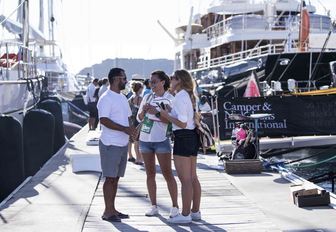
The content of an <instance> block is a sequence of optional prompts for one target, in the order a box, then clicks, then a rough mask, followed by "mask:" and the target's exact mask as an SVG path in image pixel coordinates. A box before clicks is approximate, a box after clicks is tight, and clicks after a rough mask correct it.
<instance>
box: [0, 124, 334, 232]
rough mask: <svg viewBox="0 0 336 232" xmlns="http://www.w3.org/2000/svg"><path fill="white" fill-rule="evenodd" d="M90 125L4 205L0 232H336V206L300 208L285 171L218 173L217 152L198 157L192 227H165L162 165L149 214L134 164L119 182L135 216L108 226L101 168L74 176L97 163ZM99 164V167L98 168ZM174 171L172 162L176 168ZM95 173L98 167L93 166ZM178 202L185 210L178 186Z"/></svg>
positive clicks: (121, 200) (119, 201)
mask: <svg viewBox="0 0 336 232" xmlns="http://www.w3.org/2000/svg"><path fill="white" fill-rule="evenodd" d="M87 136H88V128H87V127H84V128H83V129H82V130H81V131H80V132H79V133H77V134H76V135H75V136H74V137H73V138H71V140H70V141H68V142H67V144H66V146H64V148H63V149H62V150H61V151H60V152H59V153H58V154H56V155H55V156H53V157H52V158H51V160H49V161H48V162H47V163H46V164H45V165H44V166H43V167H42V168H41V170H40V171H39V172H38V173H37V174H36V175H35V176H33V177H32V178H31V179H30V180H29V181H28V182H27V183H26V184H25V185H24V186H23V187H22V188H21V189H20V190H18V191H17V192H16V193H15V194H14V195H13V196H12V198H11V199H9V200H8V201H7V202H6V203H5V204H3V205H2V206H1V208H0V231H1V232H12V231H15V232H21V231H22V232H25V231H27V232H28V231H29V232H31V231H36V232H39V231H67V232H80V231H83V232H94V231H160V232H165V231H183V232H185V231H255V232H257V231H258V232H259V231H336V220H335V218H336V210H335V209H333V208H332V207H329V206H325V207H310V208H298V207H297V206H296V205H294V204H293V201H292V199H291V196H290V190H289V186H290V185H291V183H289V182H288V181H287V180H285V179H283V178H281V176H280V174H278V173H273V172H263V173H262V174H254V175H247V174H246V175H228V174H226V173H225V172H224V171H223V170H222V169H220V168H219V169H217V168H216V167H218V166H217V165H218V158H217V157H216V155H215V154H207V155H199V157H198V170H197V172H198V176H199V179H200V182H201V186H202V202H201V212H202V220H201V221H198V222H192V223H190V224H186V225H173V224H169V223H167V220H166V219H167V217H168V214H169V208H170V206H171V202H170V198H169V194H168V190H167V187H166V183H165V181H164V179H163V176H162V175H161V174H160V170H159V167H158V169H157V170H158V173H157V176H156V180H157V202H158V206H159V209H160V215H159V216H158V217H146V216H145V215H144V213H145V211H146V210H147V209H148V207H149V206H150V201H149V198H148V195H147V189H146V175H145V170H144V167H143V166H139V165H135V164H133V163H130V162H128V166H127V170H126V175H125V177H124V178H121V179H120V182H119V190H118V193H117V198H116V206H117V209H118V210H120V211H121V212H123V213H127V214H129V215H130V219H123V220H122V222H118V223H110V222H106V221H103V220H101V215H102V212H103V209H104V201H103V194H102V184H103V181H104V179H103V178H102V176H101V173H100V172H99V171H97V170H96V171H78V172H75V173H74V172H73V169H72V163H71V162H73V157H76V156H77V158H80V157H84V158H85V156H87V157H86V158H88V159H89V160H90V161H89V162H95V161H96V160H95V159H97V157H99V155H98V147H97V146H94V145H92V144H91V145H88V144H87ZM96 164H97V163H93V165H96ZM173 167H174V165H173ZM93 169H97V166H94V167H93ZM174 175H175V177H176V180H177V183H178V187H179V205H180V206H181V205H182V204H181V197H180V183H179V181H178V178H177V176H176V172H175V170H174Z"/></svg>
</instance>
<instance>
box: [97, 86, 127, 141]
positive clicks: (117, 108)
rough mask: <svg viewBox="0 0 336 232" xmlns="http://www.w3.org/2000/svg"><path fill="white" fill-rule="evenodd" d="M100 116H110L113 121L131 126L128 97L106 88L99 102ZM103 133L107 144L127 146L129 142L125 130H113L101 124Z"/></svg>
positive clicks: (102, 138) (102, 139)
mask: <svg viewBox="0 0 336 232" xmlns="http://www.w3.org/2000/svg"><path fill="white" fill-rule="evenodd" d="M97 108H98V116H99V118H109V119H110V120H111V121H113V122H115V123H117V124H119V125H122V126H129V121H128V118H129V117H130V116H131V114H132V112H131V109H130V106H129V104H128V101H127V98H126V96H125V95H123V94H122V93H120V94H119V93H116V92H114V91H112V90H110V89H109V90H106V91H105V92H104V93H103V95H102V96H101V97H100V98H99V100H98V103H97ZM101 127H102V133H101V136H100V140H101V141H102V143H103V144H104V145H106V146H109V145H114V146H120V147H123V146H126V145H127V144H128V140H129V135H128V134H126V133H125V132H122V131H118V130H112V129H110V128H107V127H105V126H104V125H101Z"/></svg>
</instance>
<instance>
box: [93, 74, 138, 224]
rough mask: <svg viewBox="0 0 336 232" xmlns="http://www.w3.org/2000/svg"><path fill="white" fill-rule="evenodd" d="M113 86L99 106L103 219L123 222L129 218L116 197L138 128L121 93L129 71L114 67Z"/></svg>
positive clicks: (100, 100)
mask: <svg viewBox="0 0 336 232" xmlns="http://www.w3.org/2000/svg"><path fill="white" fill-rule="evenodd" d="M108 79H109V82H110V89H108V90H106V91H105V92H104V93H103V95H102V96H101V97H100V98H99V100H98V104H97V108H98V115H99V120H100V124H101V127H102V133H101V136H100V140H99V152H100V160H101V167H102V172H103V176H104V177H105V182H104V185H103V194H104V202H105V211H104V214H103V216H102V219H103V220H106V221H113V222H120V221H121V219H124V218H129V216H128V215H127V214H123V213H121V212H119V211H117V210H116V208H115V197H116V194H117V189H118V181H119V178H120V177H123V176H124V175H125V170H126V163H127V148H128V141H129V136H134V133H135V128H134V127H131V126H130V124H129V117H130V116H131V114H132V113H131V109H130V107H129V104H128V101H127V98H126V97H125V96H124V95H123V94H122V93H120V91H121V90H123V89H125V85H126V83H127V79H126V75H125V71H124V70H123V69H121V68H112V69H111V70H110V72H109V74H108Z"/></svg>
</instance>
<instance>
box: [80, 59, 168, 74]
mask: <svg viewBox="0 0 336 232" xmlns="http://www.w3.org/2000/svg"><path fill="white" fill-rule="evenodd" d="M92 67H93V69H94V76H95V77H97V78H102V77H106V76H107V74H108V72H109V70H110V69H111V68H112V67H119V68H123V69H125V71H126V75H127V77H128V78H129V79H130V78H131V77H132V74H140V75H142V76H144V77H147V78H148V77H149V76H150V73H151V72H153V71H154V70H157V69H160V70H163V71H165V72H166V73H167V74H168V75H170V74H171V73H172V72H173V69H174V61H173V60H167V59H153V60H145V59H126V58H120V59H106V60H104V61H103V62H102V63H100V64H95V65H93V66H92ZM92 67H86V68H84V69H82V70H81V71H80V72H79V73H78V74H81V75H86V74H87V73H90V74H92Z"/></svg>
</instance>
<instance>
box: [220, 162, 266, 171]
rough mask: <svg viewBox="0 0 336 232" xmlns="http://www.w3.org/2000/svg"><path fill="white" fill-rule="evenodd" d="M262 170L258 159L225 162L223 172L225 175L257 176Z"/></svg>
mask: <svg viewBox="0 0 336 232" xmlns="http://www.w3.org/2000/svg"><path fill="white" fill-rule="evenodd" d="M262 168H263V166H262V162H261V161H260V160H258V159H244V160H226V161H225V171H226V173H227V174H259V173H261V171H262Z"/></svg>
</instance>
